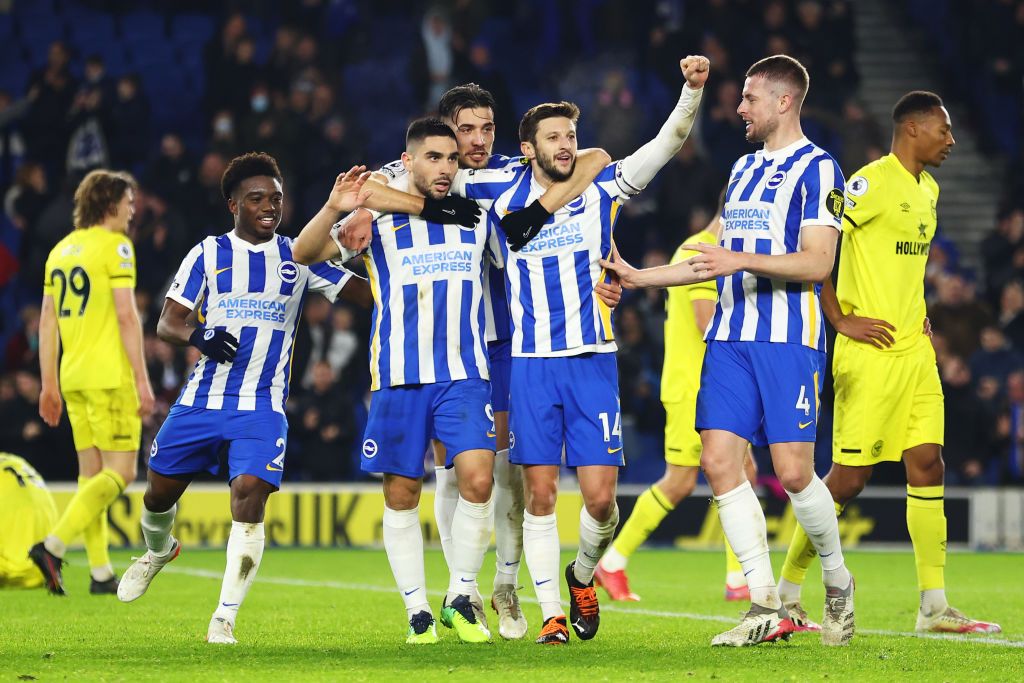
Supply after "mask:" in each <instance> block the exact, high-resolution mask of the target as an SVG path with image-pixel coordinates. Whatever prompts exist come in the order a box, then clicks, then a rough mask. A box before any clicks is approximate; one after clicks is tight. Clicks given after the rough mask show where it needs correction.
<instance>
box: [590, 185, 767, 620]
mask: <svg viewBox="0 0 1024 683" xmlns="http://www.w3.org/2000/svg"><path fill="white" fill-rule="evenodd" d="M724 201H725V191H724V190H723V192H722V194H721V196H720V197H719V203H718V211H717V213H716V214H715V218H714V219H713V220H712V221H711V222H710V223H709V224H708V225H707V226H706V227H705V228H704V229H703V230H700V231H698V232H696V233H694V234H693V235H690V237H688V238H687V239H686V241H684V242H683V243H682V244H681V245H680V246H679V248H678V249H676V252H675V254H673V256H672V260H671V263H672V264H675V263H681V262H682V261H685V260H686V259H688V258H690V257H691V256H695V255H696V254H697V252H696V251H692V250H691V249H689V245H691V244H694V243H695V242H701V243H704V244H717V243H718V232H719V225H718V217H719V216H720V215H721V213H722V203H723V202H724ZM667 291H668V301H667V302H666V304H665V310H666V313H667V317H666V319H665V361H664V364H663V366H662V373H661V402H662V404H663V405H664V406H665V474H664V475H663V476H662V478H661V479H659V480H658V482H657V483H655V484H653V485H652V486H651V487H650V488H649V489H647V490H646V491H644V492H643V493H642V494H640V496H639V497H638V498H637V500H636V504H635V505H634V506H633V511H632V513H630V515H629V519H627V520H626V523H625V524H624V525H623V527H622V529H621V530H620V531H619V535H618V536H616V538H615V540H614V541H613V542H612V544H611V546H610V547H609V548H608V551H607V552H606V553H605V554H604V557H602V558H601V561H600V562H599V563H598V565H597V570H596V571H595V572H594V581H595V583H597V584H599V585H601V586H602V587H604V589H605V590H606V591H608V595H609V596H610V597H611V599H612V600H625V601H632V600H639V599H640V597H639V596H638V595H637V594H636V593H634V592H633V591H631V590H630V588H629V579H628V577H627V576H626V565H627V563H628V562H629V558H630V557H631V556H632V555H633V553H634V552H635V551H636V549H637V548H639V547H640V546H641V545H643V543H644V541H646V540H647V538H648V537H649V536H650V535H651V534H652V533H654V530H655V529H657V528H658V525H659V524H661V522H662V520H664V519H665V517H666V516H668V514H669V513H670V512H672V510H674V509H675V507H676V506H677V505H679V503H680V502H681V501H682V500H683V499H684V498H686V497H687V496H689V495H690V494H691V493H693V489H694V488H695V487H696V485H697V469H698V468H699V467H700V454H701V443H700V434H698V433H697V431H696V429H694V424H695V423H696V410H697V390H698V389H700V369H701V361H702V360H703V358H704V348H705V346H706V344H705V343H704V331H705V330H706V329H707V326H708V323H709V322H710V321H711V317H712V316H713V315H714V314H715V300H716V299H717V298H718V289H717V286H716V284H715V281H714V280H708V281H706V282H698V283H695V284H692V285H682V286H679V287H670V288H669V289H668V290H667ZM600 294H601V292H600V291H599V295H600ZM602 298H603V297H602ZM605 303H609V304H610V305H613V304H612V302H608V301H606V302H605ZM615 303H617V301H615ZM745 465H746V473H747V478H748V479H750V480H751V481H753V480H754V479H755V477H756V476H757V468H756V466H755V464H754V461H753V460H752V459H751V458H750V456H749V455H748V456H747V460H746V463H745ZM725 599H726V600H749V599H750V592H749V591H748V590H747V580H746V579H745V578H744V576H743V568H742V566H741V565H740V561H739V560H738V559H737V558H736V554H735V553H733V551H732V548H730V547H729V544H728V542H727V543H726V581H725Z"/></svg>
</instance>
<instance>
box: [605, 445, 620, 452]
mask: <svg viewBox="0 0 1024 683" xmlns="http://www.w3.org/2000/svg"><path fill="white" fill-rule="evenodd" d="M621 450H622V446H619V447H618V448H609V449H608V452H609V453H618V452H619V451H621Z"/></svg>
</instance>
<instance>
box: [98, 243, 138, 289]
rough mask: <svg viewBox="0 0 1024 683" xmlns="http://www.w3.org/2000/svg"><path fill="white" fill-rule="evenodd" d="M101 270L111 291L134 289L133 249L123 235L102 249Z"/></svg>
mask: <svg viewBox="0 0 1024 683" xmlns="http://www.w3.org/2000/svg"><path fill="white" fill-rule="evenodd" d="M103 268H104V269H105V270H106V272H107V277H108V278H109V279H110V287H111V289H120V288H126V287H127V288H131V287H135V248H134V247H133V246H132V241H131V240H130V239H128V238H127V237H126V236H124V235H119V236H118V238H117V239H116V240H115V241H114V242H113V243H112V244H110V245H108V246H106V247H105V248H104V254H103Z"/></svg>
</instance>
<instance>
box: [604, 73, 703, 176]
mask: <svg viewBox="0 0 1024 683" xmlns="http://www.w3.org/2000/svg"><path fill="white" fill-rule="evenodd" d="M679 68H680V70H681V71H682V72H683V76H684V77H685V78H686V85H684V86H683V91H682V93H681V94H680V95H679V101H678V102H677V103H676V106H675V109H673V110H672V113H671V114H669V117H668V119H667V120H666V121H665V123H664V124H663V125H662V127H661V130H660V131H658V134H657V135H656V136H655V137H654V139H653V140H651V141H650V142H648V143H647V144H646V145H644V146H643V147H641V148H640V149H638V150H637V151H635V152H633V153H632V154H630V155H629V156H628V157H626V158H625V159H623V160H622V166H621V168H622V181H623V182H624V183H625V184H626V185H627V186H628V187H630V188H631V189H632V190H633V191H634V192H640V191H641V190H643V189H644V188H645V187H647V185H648V183H650V182H651V180H652V179H653V178H654V176H655V175H656V174H657V173H658V171H660V170H661V169H662V167H663V166H664V165H665V164H667V163H668V161H669V159H671V158H672V157H673V156H675V155H676V153H677V152H678V151H679V148H680V147H682V146H683V143H684V142H686V138H687V136H689V134H690V129H691V128H693V120H694V118H695V117H696V116H697V108H698V107H699V106H700V99H701V95H702V94H703V92H704V83H706V82H707V80H708V74H709V72H710V68H711V62H709V61H708V58H707V57H702V56H700V55H697V56H694V55H690V56H688V57H686V58H685V59H681V60H680V61H679Z"/></svg>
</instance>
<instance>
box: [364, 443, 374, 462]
mask: <svg viewBox="0 0 1024 683" xmlns="http://www.w3.org/2000/svg"><path fill="white" fill-rule="evenodd" d="M376 455H377V442H376V441H374V440H373V439H367V440H366V441H364V442H363V457H364V458H367V459H370V458H373V457H375V456H376Z"/></svg>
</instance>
